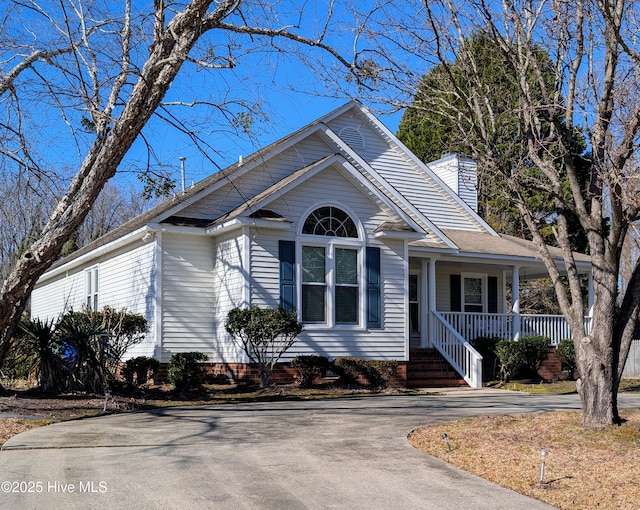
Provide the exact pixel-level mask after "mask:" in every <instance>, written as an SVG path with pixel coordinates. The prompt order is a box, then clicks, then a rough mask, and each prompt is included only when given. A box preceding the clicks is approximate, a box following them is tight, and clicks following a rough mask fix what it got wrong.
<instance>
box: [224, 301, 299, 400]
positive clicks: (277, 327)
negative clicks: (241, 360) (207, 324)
mask: <svg viewBox="0 0 640 510" xmlns="http://www.w3.org/2000/svg"><path fill="white" fill-rule="evenodd" d="M225 329H226V330H227V333H229V334H230V335H231V336H232V337H233V338H234V340H235V341H236V342H237V343H238V344H239V345H240V346H241V347H242V350H243V351H244V352H245V354H246V355H247V357H248V358H249V360H250V361H251V362H252V363H255V364H256V365H257V366H258V371H259V373H260V387H262V388H266V387H267V386H269V384H270V383H271V375H272V374H273V369H274V367H275V365H276V363H278V361H279V360H280V358H281V357H282V355H283V354H284V353H285V352H287V351H288V350H289V349H290V348H291V347H292V346H293V344H294V343H295V341H296V337H297V336H298V335H299V334H300V333H301V332H302V329H303V325H302V323H301V322H300V321H298V316H297V314H296V312H295V311H293V310H283V309H282V308H260V307H257V306H251V307H249V308H234V309H233V310H231V311H230V312H229V315H228V316H227V321H226V323H225Z"/></svg>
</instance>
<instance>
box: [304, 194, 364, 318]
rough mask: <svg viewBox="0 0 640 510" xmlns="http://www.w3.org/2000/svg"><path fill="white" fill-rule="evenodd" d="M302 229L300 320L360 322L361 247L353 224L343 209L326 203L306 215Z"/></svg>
mask: <svg viewBox="0 0 640 510" xmlns="http://www.w3.org/2000/svg"><path fill="white" fill-rule="evenodd" d="M301 233H302V235H303V240H302V243H301V250H302V256H301V271H302V292H301V297H302V303H301V305H302V306H301V308H302V321H303V322H305V323H310V324H325V325H330V326H333V325H348V324H351V325H357V324H360V322H361V313H360V312H361V308H362V307H361V301H362V298H361V294H362V285H363V283H362V278H361V269H360V268H361V263H362V258H363V247H362V242H361V240H360V239H359V236H358V230H357V228H356V224H355V223H354V221H353V220H352V219H351V217H350V216H349V215H348V214H347V213H345V212H344V211H343V210H342V209H339V208H337V207H332V206H325V207H320V208H318V209H316V210H314V211H313V212H312V213H311V214H310V215H309V216H308V217H307V219H306V221H305V223H304V225H303V227H302V232H301Z"/></svg>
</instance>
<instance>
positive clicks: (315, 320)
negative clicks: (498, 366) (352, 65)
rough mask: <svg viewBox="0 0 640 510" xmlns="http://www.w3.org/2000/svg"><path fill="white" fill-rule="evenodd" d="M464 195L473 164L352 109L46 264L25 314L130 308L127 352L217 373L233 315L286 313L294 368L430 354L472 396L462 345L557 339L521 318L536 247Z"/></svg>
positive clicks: (228, 350) (538, 320)
mask: <svg viewBox="0 0 640 510" xmlns="http://www.w3.org/2000/svg"><path fill="white" fill-rule="evenodd" d="M475 187H476V166H475V163H474V162H473V161H472V160H469V159H468V158H464V157H462V156H459V155H456V154H450V155H448V156H446V157H444V158H442V159H440V160H439V161H436V162H434V163H432V164H429V165H425V164H423V163H422V162H420V161H419V160H418V159H417V158H416V157H415V156H414V155H413V154H412V153H411V152H410V151H409V150H408V149H407V148H406V147H404V146H403V145H402V143H401V142H400V141H398V140H397V139H396V137H395V136H394V135H393V134H392V133H391V132H390V131H389V130H388V129H387V128H386V127H385V126H384V125H383V124H382V123H381V122H380V121H379V120H378V119H376V118H375V117H374V116H373V115H372V114H371V113H370V112H369V111H368V110H367V109H366V108H365V107H363V106H362V105H361V104H360V103H357V102H349V103H347V104H345V105H344V106H342V107H341V108H338V109H337V110H335V111H333V112H331V113H329V114H328V115H325V116H324V117H322V118H320V119H319V120H317V121H315V122H313V123H311V124H309V125H308V126H306V127H304V128H302V129H300V130H299V131H297V132H295V133H293V134H291V135H289V136H287V137H286V138H283V139H282V140H280V141H278V142H276V143H274V144H272V145H270V146H268V147H266V148H265V149H263V150H260V151H259V152H257V153H255V154H253V155H252V156H250V157H247V158H245V159H244V160H241V161H239V162H238V163H237V164H234V165H232V166H230V167H229V168H226V169H224V170H222V171H219V172H217V173H215V174H213V175H211V176H210V177H208V178H207V179H205V180H203V181H201V182H199V183H198V184H196V185H195V186H193V187H192V188H191V189H189V190H187V191H185V192H182V193H178V194H177V195H176V196H175V197H173V198H171V199H168V200H166V201H165V202H164V203H162V204H160V205H159V206H157V207H155V208H154V209H152V210H150V211H148V212H147V213H145V214H143V215H141V216H139V217H137V218H134V219H133V220H131V221H129V222H127V223H126V224H124V225H122V226H121V227H119V228H117V229H116V230H114V231H112V232H110V233H109V234H107V235H106V236H104V237H102V238H100V239H98V240H96V241H94V242H93V243H91V244H90V245H88V246H86V247H84V248H82V249H81V250H79V251H77V252H75V253H73V254H72V255H71V256H69V257H67V258H65V259H63V260H61V261H59V262H58V263H56V264H55V265H54V266H53V267H52V268H51V269H50V270H49V271H48V272H47V273H45V274H44V275H43V276H42V278H41V279H40V280H39V282H38V284H37V286H36V288H35V290H34V291H33V294H32V315H33V316H39V317H56V316H58V315H59V314H61V313H62V312H63V311H65V310H69V309H71V308H73V309H79V308H81V307H83V306H90V307H92V308H102V307H103V306H105V305H110V306H112V307H116V308H122V307H126V308H127V309H128V310H129V311H131V312H136V313H141V314H143V315H144V316H145V317H146V318H147V320H148V321H149V324H150V327H151V330H150V333H149V334H148V335H147V339H146V341H145V342H144V343H142V344H140V345H138V346H136V347H135V351H134V352H131V353H130V355H131V356H140V355H147V356H156V357H157V358H158V359H160V361H161V362H167V361H168V359H169V357H170V356H171V355H172V354H173V353H176V352H183V351H201V352H205V353H206V354H208V356H209V359H210V360H211V361H212V362H214V363H227V364H228V363H242V362H245V361H246V360H245V359H244V356H243V353H242V352H241V351H240V350H239V349H238V347H237V346H236V344H235V343H234V342H233V340H232V339H231V338H229V336H228V334H227V333H226V331H225V328H224V323H225V319H226V316H227V313H228V312H229V310H231V309H232V308H234V307H238V306H248V305H258V306H270V307H276V306H282V307H285V308H293V309H295V310H296V311H297V313H298V315H299V317H300V319H301V320H302V321H303V322H304V324H305V330H304V332H303V333H302V335H301V336H300V337H299V340H298V342H297V344H296V345H295V346H294V349H293V350H292V351H291V352H290V353H289V358H291V357H293V356H295V355H297V354H319V355H324V356H327V357H329V358H330V359H333V358H335V357H339V356H357V357H364V358H371V359H395V360H398V361H399V362H401V363H402V362H408V361H410V358H411V352H412V348H413V347H431V348H436V349H438V350H439V351H440V352H441V353H442V355H443V356H444V357H445V358H446V359H447V360H448V361H449V363H450V364H451V365H452V366H453V367H454V368H455V369H456V370H457V371H458V372H459V373H460V374H461V376H463V377H464V378H465V380H466V381H467V382H468V383H469V384H470V385H472V386H479V384H480V382H481V373H480V371H481V363H480V362H479V361H480V358H479V356H478V354H477V353H476V352H475V351H474V349H473V348H471V347H470V345H469V343H468V340H470V339H472V338H474V337H475V336H478V335H489V334H491V335H501V336H507V337H517V336H518V335H519V334H520V333H521V332H525V331H526V332H527V333H533V332H537V333H541V334H548V335H549V336H552V337H554V338H555V339H556V340H557V339H558V338H562V337H566V336H568V333H567V330H566V324H565V322H564V320H563V318H562V317H549V316H545V317H535V316H523V315H521V314H520V313H519V295H518V288H519V281H520V279H523V278H535V277H539V276H543V275H544V274H545V273H546V271H545V268H544V266H543V264H542V262H541V260H540V258H539V256H538V254H537V249H536V247H535V246H534V245H533V244H532V243H531V242H529V241H526V240H523V239H518V238H514V237H509V236H504V235H498V234H497V233H496V232H495V231H493V230H492V229H491V228H490V227H489V226H488V225H487V224H486V223H485V222H484V221H483V220H482V218H480V217H479V216H478V214H477V213H476V192H475ZM554 255H557V257H558V263H559V264H561V262H562V260H561V257H560V252H559V251H556V252H554ZM578 260H579V263H580V270H581V271H582V272H584V273H585V274H589V273H590V270H591V268H590V264H589V258H588V257H586V256H583V257H579V259H578ZM508 284H511V287H512V289H513V291H512V299H511V302H512V303H513V305H512V306H511V307H510V308H509V309H507V299H506V294H507V293H506V288H507V285H508ZM541 328H545V329H541ZM562 328H565V329H562Z"/></svg>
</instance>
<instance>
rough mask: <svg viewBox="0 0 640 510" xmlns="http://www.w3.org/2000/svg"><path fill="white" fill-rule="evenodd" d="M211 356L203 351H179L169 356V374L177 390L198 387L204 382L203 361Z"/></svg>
mask: <svg viewBox="0 0 640 510" xmlns="http://www.w3.org/2000/svg"><path fill="white" fill-rule="evenodd" d="M208 359H209V356H207V355H206V354H205V353H203V352H177V353H176V354H173V355H172V356H171V357H170V358H169V368H168V373H167V376H168V378H169V382H170V383H171V384H173V385H174V386H175V388H176V390H179V391H182V390H193V389H198V388H199V387H200V385H201V384H202V383H203V382H204V377H205V370H204V367H203V366H202V362H204V361H207V360H208Z"/></svg>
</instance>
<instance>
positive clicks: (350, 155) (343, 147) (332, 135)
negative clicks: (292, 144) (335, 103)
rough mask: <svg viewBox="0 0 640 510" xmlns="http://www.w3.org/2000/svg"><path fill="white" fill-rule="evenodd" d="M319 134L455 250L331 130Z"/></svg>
mask: <svg viewBox="0 0 640 510" xmlns="http://www.w3.org/2000/svg"><path fill="white" fill-rule="evenodd" d="M321 134H323V135H324V136H325V138H326V139H328V140H329V141H331V142H332V143H333V144H334V145H335V146H336V147H337V148H338V150H339V151H341V152H342V153H344V154H345V155H346V158H347V159H350V160H351V161H353V163H354V164H355V165H357V166H359V167H361V168H362V169H363V170H364V171H366V172H367V173H369V174H371V175H372V176H373V177H374V179H376V181H377V182H378V184H379V185H380V186H381V187H383V188H384V189H385V190H386V192H387V193H389V194H390V195H391V196H393V197H395V199H396V200H397V201H398V202H399V203H400V204H401V205H402V207H404V208H405V209H406V210H407V211H410V212H412V213H413V214H414V215H415V216H416V217H418V218H420V221H422V222H423V223H424V224H425V225H427V227H428V228H429V229H431V231H432V232H433V233H434V234H435V235H436V236H438V238H439V239H440V240H441V241H442V242H443V243H445V244H446V245H447V246H449V247H451V248H453V249H455V248H457V246H456V245H455V244H454V243H453V241H451V239H449V238H448V237H447V236H446V235H444V233H443V232H442V231H441V230H440V229H439V228H438V227H436V226H435V225H434V224H433V223H432V222H431V221H430V220H429V219H428V218H427V217H425V216H424V214H422V213H421V212H420V211H419V210H418V209H417V208H416V207H415V206H414V205H413V204H412V203H411V202H409V201H408V200H407V199H405V198H404V197H403V196H402V195H399V194H398V193H397V192H396V191H395V190H394V189H393V188H389V186H387V181H385V180H384V179H383V178H382V176H381V175H380V174H378V172H376V171H375V170H374V169H373V167H372V166H371V165H369V163H367V162H366V161H365V160H364V159H363V158H362V157H361V156H360V155H359V154H358V153H357V152H355V151H354V150H353V149H352V148H351V147H349V146H348V145H347V144H345V143H344V142H343V141H342V139H341V138H340V137H339V136H338V135H337V134H336V133H335V132H334V131H333V130H332V129H331V128H329V126H325V125H323V129H322V131H321ZM356 171H357V170H356ZM357 173H358V174H360V172H357ZM360 176H361V177H362V178H363V179H364V180H367V179H365V178H364V176H362V174H360ZM389 203H391V204H393V202H392V201H390V200H389ZM391 208H392V210H393V211H396V213H397V214H398V215H401V216H403V217H407V218H410V217H409V216H408V215H407V214H405V213H404V211H400V210H398V206H397V205H396V204H393V205H392V206H391ZM409 223H410V224H411V225H412V226H414V225H416V223H415V221H413V220H411V219H410V222H409ZM416 226H417V225H416ZM414 228H415V227H414ZM418 230H423V229H422V228H421V227H418Z"/></svg>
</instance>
